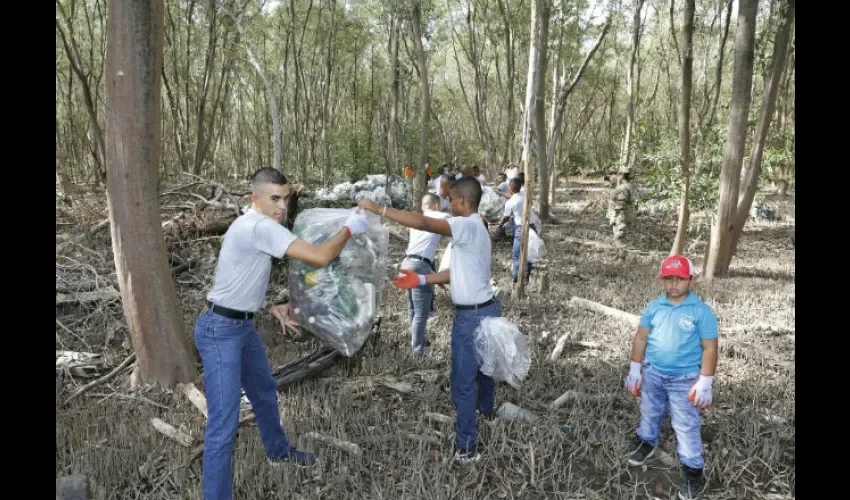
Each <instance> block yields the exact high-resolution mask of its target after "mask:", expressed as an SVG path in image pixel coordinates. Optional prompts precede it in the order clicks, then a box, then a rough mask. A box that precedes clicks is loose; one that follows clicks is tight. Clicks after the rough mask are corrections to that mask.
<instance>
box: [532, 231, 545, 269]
mask: <svg viewBox="0 0 850 500" xmlns="http://www.w3.org/2000/svg"><path fill="white" fill-rule="evenodd" d="M545 257H546V244H545V243H543V238H541V237H540V236H538V235H537V231H535V230H534V229H531V228H528V261H529V262H532V263H534V262H538V261H541V260H543V258H545Z"/></svg>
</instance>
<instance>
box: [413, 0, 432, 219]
mask: <svg viewBox="0 0 850 500" xmlns="http://www.w3.org/2000/svg"><path fill="white" fill-rule="evenodd" d="M410 29H411V31H412V33H413V42H414V44H415V46H416V64H417V66H418V68H419V84H420V88H421V89H422V97H421V100H420V104H421V108H420V113H419V120H420V127H421V129H420V131H419V165H417V168H416V172H417V175H416V177H414V183H413V200H412V201H413V205H414V207H416V209H417V210H418V209H419V208H420V207H418V205H419V204H418V203H416V200H418V199H420V198H421V197H422V195H423V194H424V193H425V191H426V190H427V183H428V180H427V178H426V176H425V162H427V161H428V136H429V130H428V128H429V126H430V123H431V88H430V85H429V82H428V60H427V58H426V57H425V48H424V47H423V46H422V33H421V31H422V3H421V0H415V1H414V2H413V8H412V9H411V12H410Z"/></svg>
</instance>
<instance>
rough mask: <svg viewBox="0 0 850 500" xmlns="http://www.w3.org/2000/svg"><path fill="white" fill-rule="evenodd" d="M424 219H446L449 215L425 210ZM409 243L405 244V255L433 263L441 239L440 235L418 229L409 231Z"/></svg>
mask: <svg viewBox="0 0 850 500" xmlns="http://www.w3.org/2000/svg"><path fill="white" fill-rule="evenodd" d="M422 215H424V216H425V217H431V218H433V219H448V218H449V215H448V214H445V213H443V212H435V211H433V210H425V212H423V214H422ZM409 236H410V241H409V242H408V243H407V250H406V251H405V254H406V255H419V256H420V257H425V258H426V259H428V260H430V261H431V262H432V263H433V262H434V255H435V254H436V253H437V246H439V244H440V239H441V238H442V237H443V236H442V235H440V234H436V233H429V232H427V231H420V230H418V229H410V231H409Z"/></svg>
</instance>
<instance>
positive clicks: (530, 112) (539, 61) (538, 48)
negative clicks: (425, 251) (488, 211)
mask: <svg viewBox="0 0 850 500" xmlns="http://www.w3.org/2000/svg"><path fill="white" fill-rule="evenodd" d="M550 8H551V7H550V4H549V0H534V1H533V2H532V4H531V9H532V10H531V46H530V48H529V56H528V86H527V89H528V90H527V96H526V99H525V102H526V108H525V115H526V116H527V118H526V120H523V122H524V125H523V130H524V133H523V138H524V139H523V148H522V151H523V153H522V157H523V165H524V169H525V199H524V203H523V212H522V214H523V215H522V234H521V236H520V238H521V239H520V253H519V275H518V279H517V287H516V294H517V296H518V297H522V296H524V295H525V285H526V281H527V280H528V276H527V273H526V263H527V262H528V232H529V230H530V229H531V227H530V222H531V210H532V198H533V197H534V175H533V174H534V172H533V171H532V169H531V151H530V149H531V129H532V128H536V130H535V132H536V134H535V137H536V143H537V144H536V146H537V147H536V149H537V168H538V169H540V168H541V166H542V168H544V169H545V164H546V113H545V102H546V93H545V90H546V45H547V42H548V38H549V12H550ZM532 124H533V125H532ZM538 229H539V228H538Z"/></svg>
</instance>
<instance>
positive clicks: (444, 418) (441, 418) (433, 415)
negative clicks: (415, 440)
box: [425, 411, 454, 424]
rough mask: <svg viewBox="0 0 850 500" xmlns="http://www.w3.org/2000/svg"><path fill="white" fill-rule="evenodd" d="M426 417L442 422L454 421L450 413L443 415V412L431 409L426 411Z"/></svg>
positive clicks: (449, 422)
mask: <svg viewBox="0 0 850 500" xmlns="http://www.w3.org/2000/svg"><path fill="white" fill-rule="evenodd" d="M425 418H427V419H429V420H433V421H435V422H440V423H441V424H451V423H453V422H454V419H453V418H452V417H450V416H448V415H443V414H442V413H433V412H430V411H426V412H425Z"/></svg>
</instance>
